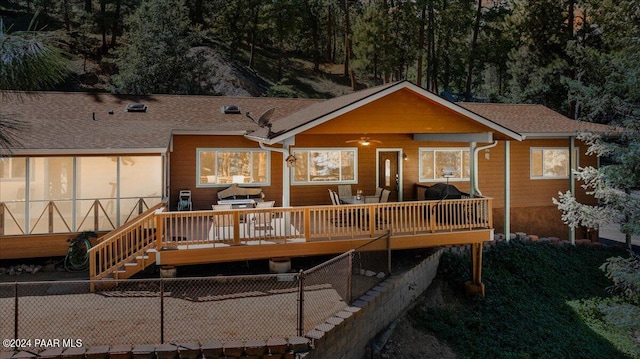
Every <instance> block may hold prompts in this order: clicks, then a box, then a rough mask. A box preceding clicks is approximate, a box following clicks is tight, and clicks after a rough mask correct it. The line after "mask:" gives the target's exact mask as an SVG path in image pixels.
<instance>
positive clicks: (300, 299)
mask: <svg viewBox="0 0 640 359" xmlns="http://www.w3.org/2000/svg"><path fill="white" fill-rule="evenodd" d="M298 278H299V280H298V284H299V286H300V287H299V288H298V336H300V337H301V336H303V335H304V271H303V270H302V269H301V270H300V274H299V275H298Z"/></svg>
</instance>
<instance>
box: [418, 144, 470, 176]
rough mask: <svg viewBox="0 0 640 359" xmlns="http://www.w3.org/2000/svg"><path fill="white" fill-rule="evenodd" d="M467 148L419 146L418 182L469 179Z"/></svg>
mask: <svg viewBox="0 0 640 359" xmlns="http://www.w3.org/2000/svg"><path fill="white" fill-rule="evenodd" d="M469 163H470V158H469V149H468V148H421V149H420V182H432V181H441V180H444V179H446V178H449V180H450V181H464V180H469V176H470V171H471V170H470V168H469Z"/></svg>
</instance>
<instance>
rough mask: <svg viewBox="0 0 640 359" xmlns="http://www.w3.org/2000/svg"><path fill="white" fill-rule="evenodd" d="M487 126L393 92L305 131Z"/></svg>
mask: <svg viewBox="0 0 640 359" xmlns="http://www.w3.org/2000/svg"><path fill="white" fill-rule="evenodd" d="M487 131H489V129H488V128H487V127H486V126H483V125H480V124H478V123H477V122H475V121H473V120H470V119H468V118H467V117H465V116H462V115H460V114H458V113H456V112H454V111H452V110H449V109H447V108H444V107H442V106H440V105H438V104H436V103H434V102H432V101H429V100H425V99H424V98H423V97H421V96H418V95H417V94H415V93H414V92H412V91H409V90H403V91H398V92H395V93H392V94H390V95H388V96H386V97H384V98H381V99H379V100H377V101H374V102H372V103H369V104H367V105H364V106H362V107H359V108H357V109H354V110H353V111H350V112H349V113H347V114H344V115H342V116H339V117H337V118H335V119H333V120H331V121H329V122H326V123H323V124H320V125H318V126H315V127H314V128H312V129H309V130H307V131H305V133H307V134H335V133H439V132H445V133H448V132H487Z"/></svg>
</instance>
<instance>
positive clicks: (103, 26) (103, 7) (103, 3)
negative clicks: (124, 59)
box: [100, 0, 107, 54]
mask: <svg viewBox="0 0 640 359" xmlns="http://www.w3.org/2000/svg"><path fill="white" fill-rule="evenodd" d="M100 31H101V32H102V48H101V49H102V51H101V52H102V54H104V53H106V52H107V0H100Z"/></svg>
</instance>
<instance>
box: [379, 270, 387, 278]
mask: <svg viewBox="0 0 640 359" xmlns="http://www.w3.org/2000/svg"><path fill="white" fill-rule="evenodd" d="M386 276H387V275H386V274H385V273H384V272H380V273H378V274H377V275H376V278H378V279H384V278H385V277H386Z"/></svg>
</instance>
